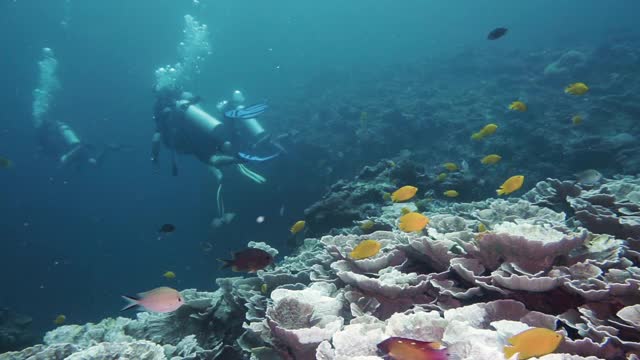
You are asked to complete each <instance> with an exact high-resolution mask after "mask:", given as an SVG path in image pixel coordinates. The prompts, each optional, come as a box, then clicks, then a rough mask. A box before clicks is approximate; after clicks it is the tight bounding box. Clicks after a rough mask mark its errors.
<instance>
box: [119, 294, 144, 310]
mask: <svg viewBox="0 0 640 360" xmlns="http://www.w3.org/2000/svg"><path fill="white" fill-rule="evenodd" d="M122 298H123V299H124V300H125V301H126V302H127V305H126V306H125V307H123V308H122V309H121V310H120V311H127V310H129V309H132V308H134V307H136V306H138V305H139V304H138V299H137V298H136V297H135V296H128V295H123V296H122Z"/></svg>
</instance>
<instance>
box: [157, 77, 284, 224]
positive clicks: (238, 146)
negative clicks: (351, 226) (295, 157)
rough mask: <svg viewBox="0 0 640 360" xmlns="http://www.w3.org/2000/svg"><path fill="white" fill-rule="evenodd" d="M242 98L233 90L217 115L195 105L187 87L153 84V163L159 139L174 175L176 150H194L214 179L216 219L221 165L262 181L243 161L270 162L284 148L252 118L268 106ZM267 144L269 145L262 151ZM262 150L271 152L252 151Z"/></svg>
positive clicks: (222, 213) (220, 211)
mask: <svg viewBox="0 0 640 360" xmlns="http://www.w3.org/2000/svg"><path fill="white" fill-rule="evenodd" d="M244 101H245V98H244V95H243V94H242V93H241V92H240V91H238V90H236V91H235V92H234V93H233V97H232V99H231V101H221V102H220V103H218V105H217V109H218V110H219V111H220V112H221V113H222V114H223V116H222V118H221V119H218V118H216V117H214V116H213V115H211V114H209V113H208V112H206V111H205V110H203V109H202V108H201V107H200V105H199V102H200V97H198V96H194V95H193V94H192V93H190V92H186V91H182V89H179V88H176V87H172V88H164V89H162V90H158V89H156V103H155V105H154V109H153V119H154V122H155V125H156V129H155V132H154V134H153V137H152V141H151V162H152V163H153V164H154V166H157V165H158V156H159V153H160V144H164V145H165V147H166V148H167V149H169V152H170V157H171V172H172V175H174V176H177V175H178V166H177V162H176V153H181V154H188V155H193V156H195V157H196V158H197V159H198V160H200V161H201V162H202V163H204V164H205V165H207V167H208V168H209V170H210V172H211V173H212V174H213V176H214V177H215V179H216V181H217V183H218V189H217V192H216V198H217V207H218V214H219V216H220V218H224V216H225V211H224V202H223V200H222V179H223V174H222V170H221V168H223V167H226V166H232V167H235V168H237V169H238V170H239V172H240V173H241V174H242V175H244V176H246V177H247V178H249V179H250V180H252V181H253V182H256V183H258V184H262V183H264V182H266V179H265V178H264V177H263V176H262V175H260V174H258V173H256V172H254V171H252V170H250V169H249V168H248V167H247V166H246V163H249V162H262V161H268V160H271V159H274V158H276V157H277V156H279V155H280V154H282V153H283V152H284V149H283V148H282V146H281V145H280V144H279V143H278V142H277V141H276V140H275V139H272V138H271V136H270V135H269V134H268V133H267V132H266V131H265V129H264V128H263V127H262V125H261V124H260V122H259V121H258V120H257V119H256V117H258V116H260V115H261V114H262V113H264V112H265V111H266V110H267V108H268V105H266V104H257V105H253V106H248V107H245V106H244ZM266 147H271V148H272V149H268V150H266V149H264V148H266ZM246 149H248V150H246ZM260 150H262V151H269V154H268V155H266V156H258V155H255V154H254V152H255V151H260Z"/></svg>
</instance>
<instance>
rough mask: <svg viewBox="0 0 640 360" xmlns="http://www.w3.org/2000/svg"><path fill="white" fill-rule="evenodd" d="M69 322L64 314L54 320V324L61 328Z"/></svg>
mask: <svg viewBox="0 0 640 360" xmlns="http://www.w3.org/2000/svg"><path fill="white" fill-rule="evenodd" d="M66 321H67V317H66V316H65V315H63V314H60V315H58V316H56V318H55V319H53V323H54V324H56V325H58V326H60V325H62V324H64V323H65V322H66Z"/></svg>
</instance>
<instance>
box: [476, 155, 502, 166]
mask: <svg viewBox="0 0 640 360" xmlns="http://www.w3.org/2000/svg"><path fill="white" fill-rule="evenodd" d="M500 160H502V156H500V155H497V154H491V155H487V156H485V157H483V158H482V160H480V162H481V163H483V164H484V165H493V164H496V163H497V162H498V161H500Z"/></svg>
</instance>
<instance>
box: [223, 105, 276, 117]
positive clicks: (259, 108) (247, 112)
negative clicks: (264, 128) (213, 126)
mask: <svg viewBox="0 0 640 360" xmlns="http://www.w3.org/2000/svg"><path fill="white" fill-rule="evenodd" d="M268 107H269V105H267V104H256V105H251V106H249V107H246V108H242V109H236V110H229V111H227V112H225V113H224V116H226V117H228V118H230V119H251V118H254V117H257V116H260V115H261V114H262V113H263V112H265V111H267V108H268Z"/></svg>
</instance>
